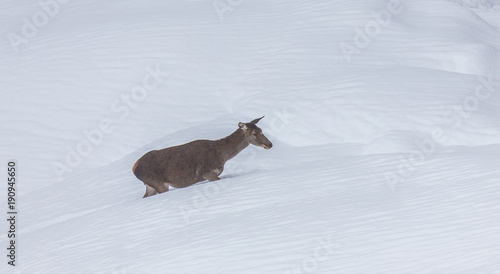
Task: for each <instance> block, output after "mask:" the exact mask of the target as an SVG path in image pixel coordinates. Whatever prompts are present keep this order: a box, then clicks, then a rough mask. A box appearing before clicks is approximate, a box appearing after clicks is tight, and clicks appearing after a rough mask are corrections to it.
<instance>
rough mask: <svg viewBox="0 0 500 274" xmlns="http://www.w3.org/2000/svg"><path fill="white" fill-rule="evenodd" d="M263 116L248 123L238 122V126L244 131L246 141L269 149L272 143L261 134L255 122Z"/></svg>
mask: <svg viewBox="0 0 500 274" xmlns="http://www.w3.org/2000/svg"><path fill="white" fill-rule="evenodd" d="M262 118H264V116H262V117H260V118H257V119H255V120H253V121H251V122H249V123H241V122H240V123H238V126H239V127H240V129H242V130H243V132H244V133H245V138H246V140H247V142H248V143H250V144H252V145H254V146H258V147H263V148H265V149H270V148H271V147H273V144H272V143H271V142H270V141H269V140H268V139H267V138H266V136H264V134H262V129H260V127H258V126H257V123H258V122H259V121H260V119H262Z"/></svg>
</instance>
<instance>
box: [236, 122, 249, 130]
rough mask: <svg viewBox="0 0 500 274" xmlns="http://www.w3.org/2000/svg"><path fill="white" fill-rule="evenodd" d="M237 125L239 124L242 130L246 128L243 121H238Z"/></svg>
mask: <svg viewBox="0 0 500 274" xmlns="http://www.w3.org/2000/svg"><path fill="white" fill-rule="evenodd" d="M238 126H239V127H240V128H241V129H243V130H247V128H248V127H247V125H245V123H242V122H239V123H238Z"/></svg>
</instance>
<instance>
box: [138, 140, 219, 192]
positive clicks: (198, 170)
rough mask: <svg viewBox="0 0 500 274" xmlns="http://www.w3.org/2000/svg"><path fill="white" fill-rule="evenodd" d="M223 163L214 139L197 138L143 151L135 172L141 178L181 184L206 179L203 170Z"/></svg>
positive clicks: (177, 185)
mask: <svg viewBox="0 0 500 274" xmlns="http://www.w3.org/2000/svg"><path fill="white" fill-rule="evenodd" d="M223 164H224V163H220V159H218V155H217V150H216V148H215V146H214V142H213V141H210V140H196V141H193V142H190V143H187V144H183V145H179V146H173V147H168V148H164V149H161V150H152V151H150V152H148V153H146V154H144V156H142V157H141V158H140V159H139V160H138V161H137V166H136V168H135V170H134V174H135V175H136V176H137V178H139V179H140V180H142V181H144V180H153V181H158V182H166V183H169V184H170V185H172V186H173V187H176V188H178V187H186V186H189V185H192V184H194V183H196V182H200V181H203V180H204V178H203V177H202V176H203V174H205V173H206V172H208V171H209V170H211V169H214V168H218V167H219V165H223Z"/></svg>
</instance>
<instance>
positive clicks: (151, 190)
mask: <svg viewBox="0 0 500 274" xmlns="http://www.w3.org/2000/svg"><path fill="white" fill-rule="evenodd" d="M144 185H145V186H146V193H144V196H142V198H146V197H149V196H153V195H156V194H158V191H156V189H154V188H152V187H150V186H148V185H147V184H144Z"/></svg>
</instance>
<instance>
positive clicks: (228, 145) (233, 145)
mask: <svg viewBox="0 0 500 274" xmlns="http://www.w3.org/2000/svg"><path fill="white" fill-rule="evenodd" d="M215 142H216V143H217V145H218V147H219V152H220V153H221V156H222V159H223V161H224V163H225V162H226V161H227V160H229V159H231V158H233V157H234V156H236V155H237V154H238V153H240V152H241V151H242V150H243V149H245V148H246V147H247V146H248V145H249V144H248V142H247V141H246V140H245V133H244V132H243V130H241V129H237V130H236V131H235V132H233V133H232V134H231V135H229V136H227V137H225V138H222V139H219V140H217V141H215Z"/></svg>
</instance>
